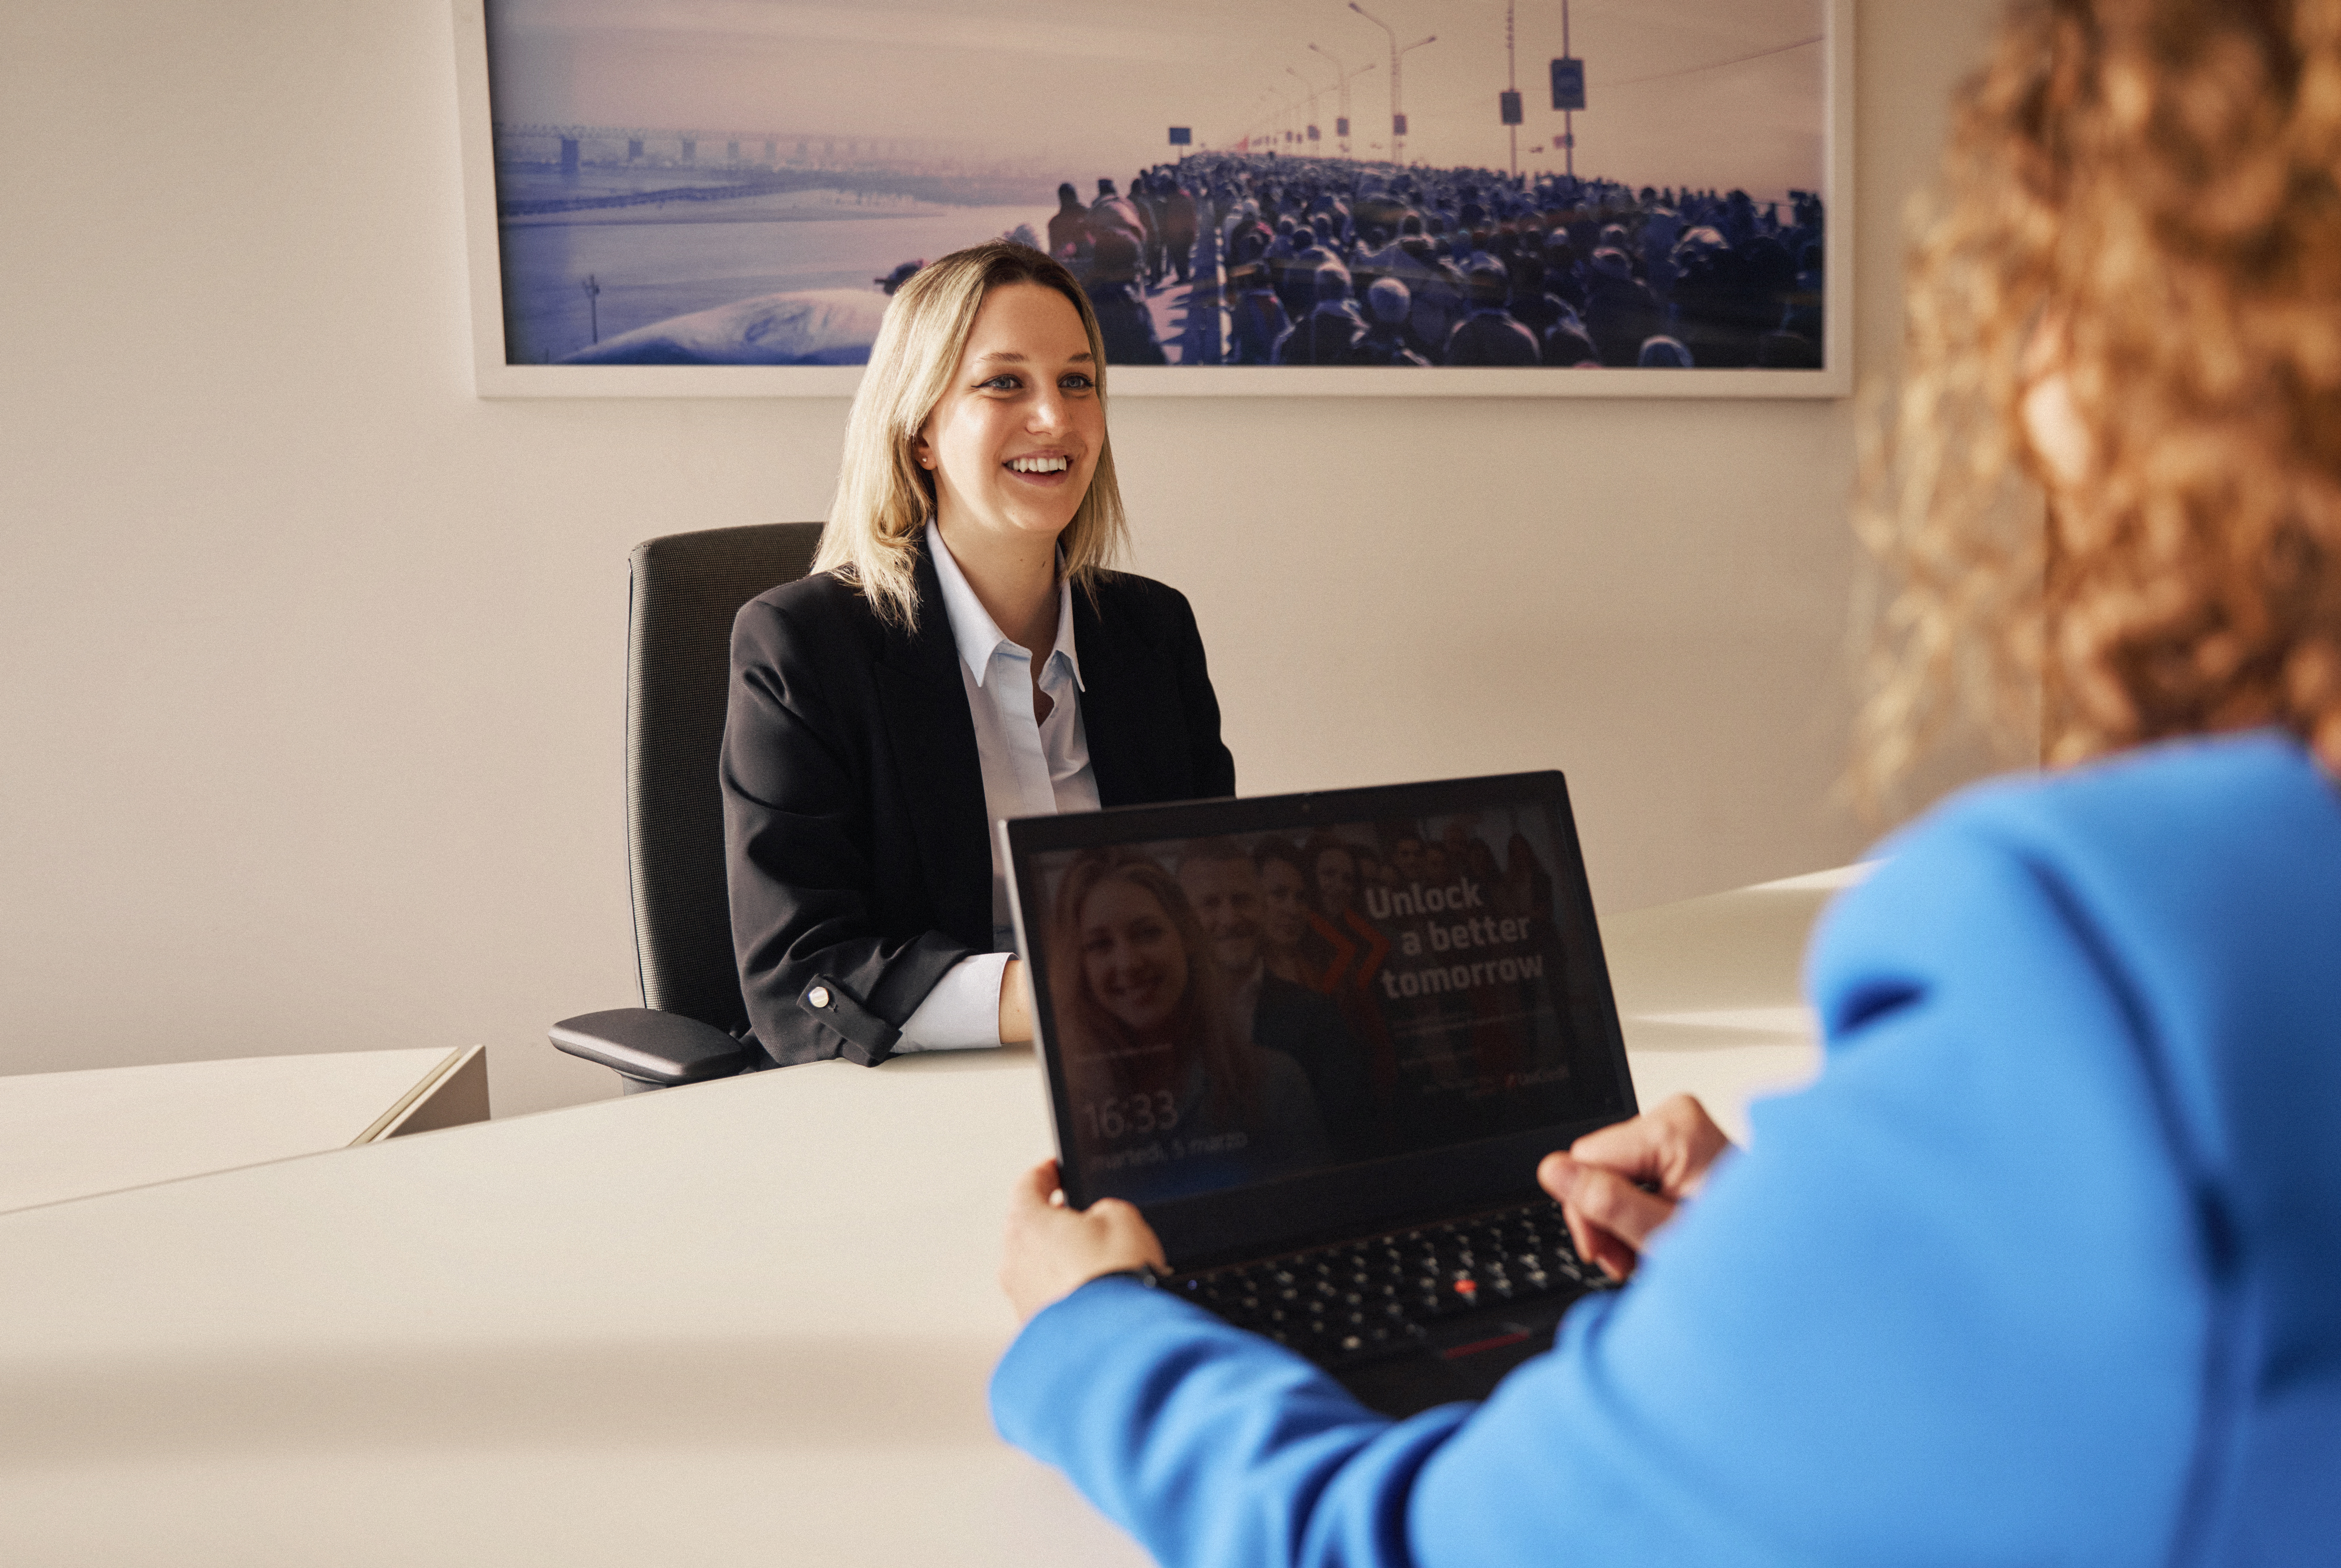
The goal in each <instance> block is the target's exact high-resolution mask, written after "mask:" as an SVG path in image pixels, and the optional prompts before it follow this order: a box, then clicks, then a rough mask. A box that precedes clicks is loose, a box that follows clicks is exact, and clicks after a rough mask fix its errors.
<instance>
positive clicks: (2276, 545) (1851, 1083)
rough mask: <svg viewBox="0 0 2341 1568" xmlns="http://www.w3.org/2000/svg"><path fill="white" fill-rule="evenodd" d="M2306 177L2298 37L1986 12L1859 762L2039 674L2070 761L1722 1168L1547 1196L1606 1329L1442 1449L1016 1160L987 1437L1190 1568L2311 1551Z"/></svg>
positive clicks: (1590, 1185)
mask: <svg viewBox="0 0 2341 1568" xmlns="http://www.w3.org/2000/svg"><path fill="white" fill-rule="evenodd" d="M2336 169H2341V6H2336V5H2335V4H2333V3H2332V0H2289V3H2287V0H2266V4H2261V5H2251V6H2241V5H2217V4H2211V3H2208V0H2053V3H2052V0H2032V3H2027V4H2022V5H2017V6H2016V7H2015V8H2014V10H2013V11H2012V13H2011V15H2010V16H2009V19H2008V20H2007V23H2006V24H2005V26H2004V28H2003V31H2002V35H2001V37H2000V40H1999V42H1998V44H1997V47H1996V50H1995V52H1994V54H1993V55H1992V57H1991V59H1990V61H1989V63H1988V65H1987V67H1986V68H1985V69H1984V70H1983V71H1982V72H1981V73H1980V74H1978V76H1977V78H1976V79H1975V81H1974V82H1973V83H1972V84H1970V85H1969V86H1968V87H1967V89H1965V91H1964V92H1963V94H1962V97H1961V100H1960V102H1959V104H1958V106H1957V116H1956V129H1955V132H1954V134H1953V138H1952V142H1951V148H1950V156H1949V159H1948V171H1947V183H1948V197H1949V200H1948V203H1947V205H1946V207H1945V210H1944V215H1943V216H1942V218H1941V219H1940V220H1939V221H1938V223H1937V225H1936V226H1935V228H1934V229H1933V230H1932V231H1931V232H1930V233H1929V234H1928V236H1927V237H1926V238H1925V239H1924V240H1923V241H1922V243H1921V244H1920V246H1919V249H1918V254H1917V256H1916V259H1915V265H1914V268H1913V279H1914V290H1913V295H1912V302H1911V309H1910V316H1909V320H1910V342H1909V352H1908V358H1907V361H1906V372H1905V374H1906V377H1907V382H1906V386H1905V389H1904V396H1903V401H1902V419H1901V423H1900V427H1899V431H1898V435H1897V437H1896V452H1897V454H1898V457H1897V461H1896V462H1895V464H1894V466H1892V467H1891V468H1889V469H1888V471H1887V473H1886V477H1885V479H1884V480H1883V481H1881V488H1880V489H1879V491H1878V493H1877V494H1876V496H1875V497H1874V498H1873V499H1872V501H1871V502H1870V503H1869V511H1870V517H1869V519H1868V521H1870V522H1871V523H1872V524H1873V525H1874V530H1873V537H1875V538H1876V539H1878V541H1880V544H1881V547H1882V549H1883V551H1884V552H1885V554H1886V557H1887V561H1888V565H1889V566H1890V567H1892V568H1894V569H1895V570H1896V571H1898V575H1899V576H1900V577H1901V579H1902V582H1903V584H1904V586H1903V588H1902V590H1901V597H1900V600H1899V602H1898V604H1897V605H1896V607H1895V610H1894V613H1893V614H1892V615H1891V616H1890V617H1888V621H1887V624H1888V626H1889V627H1891V628H1893V629H1895V630H1894V632H1893V637H1894V640H1890V641H1888V642H1887V643H1886V644H1885V645H1884V646H1885V648H1886V650H1887V651H1888V654H1889V655H1890V657H1889V658H1888V660H1885V661H1884V663H1883V665H1882V668H1883V669H1884V670H1885V673H1884V675H1883V677H1882V678H1881V684H1880V685H1879V687H1878V691H1877V693H1876V694H1875V696H1874V698H1873V700H1872V702H1871V705H1870V707H1869V709H1868V713H1867V717H1866V725H1867V733H1866V745H1865V757H1866V759H1867V760H1866V761H1865V763H1864V765H1863V766H1864V768H1865V769H1866V770H1867V771H1866V773H1865V777H1868V778H1870V779H1873V780H1875V779H1878V778H1881V777H1887V776H1890V775H1892V774H1894V773H1895V772H1896V771H1897V770H1898V769H1901V768H1902V767H1904V766H1905V765H1906V764H1907V762H1908V757H1909V754H1910V750H1911V739H1910V738H1911V737H1913V736H1915V735H1918V734H1922V733H1924V732H1925V730H1926V729H1927V727H1928V723H1929V722H1930V720H1931V719H1933V718H1935V717H1938V716H1939V715H1940V713H1941V712H1942V710H1943V705H1944V704H1946V703H1954V702H1956V701H1957V700H1959V699H1960V697H1961V695H1962V687H1961V684H1960V683H1961V682H1962V681H1966V682H1968V683H1970V684H1974V683H1976V682H1978V681H1979V682H1981V683H1980V684H1976V685H1975V690H1973V691H1970V692H1968V693H1967V695H1968V696H1970V697H1974V696H1978V695H1979V696H1980V697H1981V698H1983V699H1985V700H1986V705H1987V707H1988V708H1989V709H1990V710H1994V711H1996V712H1997V713H1999V714H2004V715H2006V716H2007V718H2008V719H2011V720H2013V721H2014V722H2016V723H2017V724H2027V723H2029V722H2033V721H2034V720H2033V719H2031V714H2032V711H2033V710H2032V709H2031V706H2030V703H2029V701H2027V700H2017V699H2011V698H2009V697H2005V696H1997V697H1996V696H1995V695H1994V694H1995V693H2004V692H2013V693H2016V694H2017V697H2018V698H2020V697H2021V695H2022V694H2023V693H2024V692H2025V691H2026V690H2027V680H2031V681H2036V682H2037V683H2038V684H2037V685H2034V686H2032V687H2031V688H2030V689H2031V690H2045V691H2046V693H2047V712H2046V714H2045V724H2044V726H2043V729H2042V730H2038V731H2034V733H2036V734H2038V733H2045V736H2046V738H2047V745H2048V750H2049V753H2050V757H2049V760H2050V761H2051V763H2052V764H2053V765H2054V766H2055V770H2054V771H2052V772H2050V773H2048V774H2047V775H2046V776H2045V777H2040V778H2036V779H2027V780H2017V781H2007V782H2001V783H1997V784H1994V785H1989V786H1987V787H1984V788H1982V789H1977V790H1974V791H1971V792H1969V793H1967V794H1966V795H1964V796H1962V797H1961V798H1959V799H1956V800H1955V801H1954V802H1952V803H1951V804H1949V805H1948V806H1947V807H1944V808H1942V809H1938V810H1937V811H1936V812H1934V813H1933V814H1931V815H1930V816H1928V818H1926V819H1923V820H1922V821H1920V822H1919V823H1918V824H1917V825H1916V826H1914V827H1912V828H1910V829H1906V830H1905V831H1903V832H1902V833H1900V834H1898V836H1896V837H1895V838H1893V839H1889V840H1888V842H1887V843H1886V844H1885V845H1884V846H1883V847H1882V849H1881V850H1880V851H1879V853H1880V855H1881V857H1882V858H1883V860H1884V864H1883V865H1882V867H1881V868H1879V869H1878V871H1877V873H1876V874H1875V875H1874V876H1873V877H1872V878H1870V879H1869V880H1868V882H1867V883H1866V884H1865V885H1863V886H1862V887H1861V888H1858V890H1856V891H1855V892H1853V893H1851V894H1849V895H1848V896H1846V897H1845V898H1842V899H1841V900H1840V901H1839V902H1838V904H1837V905H1836V906H1835V907H1834V908H1832V909H1831V911H1830V912H1829V913H1828V916H1827V917H1826V918H1825V919H1824V921H1823V924H1822V926H1821V928H1820V929H1819V931H1818V934H1817V937H1816V939H1815V942H1814V946H1813V948H1812V951H1811V953H1810V955H1809V957H1808V971H1807V981H1808V988H1809V991H1810V994H1811V997H1812V999H1813V1002H1814V1004H1815V1007H1816V1008H1817V1010H1818V1015H1819V1017H1820V1020H1821V1025H1822V1030H1823V1034H1824V1037H1825V1042H1826V1047H1827V1063H1826V1066H1825V1068H1824V1070H1823V1072H1822V1074H1821V1076H1820V1077H1819V1079H1818V1082H1817V1083H1816V1084H1815V1085H1814V1086H1813V1087H1810V1088H1809V1089H1808V1090H1806V1091H1805V1092H1803V1093H1801V1094H1798V1095H1797V1096H1794V1097H1787V1098H1783V1099H1779V1100H1775V1101H1772V1102H1769V1103H1767V1104H1763V1105H1759V1106H1758V1107H1755V1109H1754V1110H1753V1111H1752V1113H1751V1117H1750V1119H1751V1123H1752V1126H1753V1129H1754V1134H1755V1136H1754V1140H1753V1143H1752V1146H1750V1147H1748V1148H1747V1149H1745V1150H1738V1149H1734V1148H1732V1147H1731V1146H1729V1145H1728V1142H1727V1141H1726V1140H1725V1139H1724V1138H1723V1136H1721V1134H1720V1133H1718V1131H1717V1130H1716V1128H1715V1126H1714V1125H1713V1124H1712V1122H1711V1121H1709V1120H1708V1117H1707V1116H1706V1115H1705V1113H1704V1112H1703V1111H1702V1110H1701V1109H1700V1108H1699V1107H1698V1106H1697V1105H1696V1104H1695V1103H1693V1102H1691V1101H1689V1100H1684V1099H1677V1100H1672V1101H1669V1102H1668V1103H1666V1104H1664V1105H1662V1106H1660V1107H1658V1108H1656V1109H1655V1110H1653V1111H1651V1112H1649V1113H1648V1114H1646V1115H1644V1116H1639V1117H1638V1118H1636V1119H1635V1120H1633V1121H1631V1122H1628V1123H1624V1124H1620V1125H1619V1126H1615V1127H1610V1128H1606V1129H1604V1130H1602V1131H1601V1132H1599V1133H1597V1134H1595V1135H1592V1136H1590V1137H1588V1138H1586V1139H1584V1140H1581V1141H1580V1142H1579V1144H1578V1145H1577V1146H1574V1147H1573V1148H1572V1149H1571V1150H1569V1151H1568V1152H1567V1153H1556V1154H1554V1155H1552V1156H1549V1157H1548V1158H1547V1159H1546V1161H1545V1162H1544V1164H1543V1166H1541V1167H1540V1169H1539V1179H1540V1180H1541V1181H1542V1182H1543V1183H1544V1185H1545V1186H1546V1187H1547V1188H1548V1189H1549V1191H1550V1192H1551V1193H1552V1194H1553V1196H1555V1197H1556V1199H1558V1200H1559V1201H1560V1203H1561V1204H1562V1206H1563V1207H1564V1210H1565V1212H1566V1215H1567V1217H1568V1222H1569V1227H1570V1230H1571V1232H1572V1234H1573V1235H1574V1236H1576V1238H1577V1239H1578V1242H1579V1246H1580V1247H1581V1248H1582V1249H1584V1250H1586V1251H1587V1252H1588V1253H1589V1255H1592V1256H1594V1257H1595V1258H1597V1259H1598V1260H1599V1261H1600V1262H1601V1263H1602V1264H1603V1265H1604V1266H1605V1267H1606V1268H1608V1269H1609V1272H1610V1273H1612V1274H1613V1275H1618V1276H1619V1277H1621V1278H1627V1279H1628V1281H1629V1282H1628V1284H1627V1285H1626V1287H1625V1288H1624V1289H1622V1290H1619V1291H1617V1292H1614V1293H1607V1294H1604V1295H1597V1296H1595V1297H1591V1298H1589V1299H1587V1300H1584V1301H1582V1302H1580V1303H1579V1304H1578V1305H1576V1306H1575V1307H1574V1308H1572V1310H1571V1311H1570V1312H1569V1315H1568V1317H1567V1318H1566V1319H1565V1320H1564V1321H1563V1323H1562V1325H1561V1327H1560V1330H1559V1335H1558V1338H1557V1341H1556V1343H1555V1345H1554V1347H1553V1349H1552V1350H1551V1351H1550V1352H1549V1354H1547V1355H1541V1356H1539V1357H1537V1358H1535V1359H1534V1360H1531V1361H1529V1363H1527V1364H1525V1365H1522V1366H1521V1367H1520V1368H1519V1370H1517V1371H1516V1372H1515V1373H1514V1374H1512V1375H1511V1376H1510V1377H1509V1379H1507V1380H1506V1381H1505V1383H1504V1384H1502V1386H1501V1387H1499V1389H1498V1390H1497V1392H1496V1394H1494V1395H1493V1397H1491V1398H1490V1399H1489V1400H1488V1401H1486V1402H1485V1403H1484V1404H1477V1405H1449V1406H1445V1407H1441V1408H1439V1409H1435V1410H1430V1411H1427V1412H1424V1413H1423V1414H1420V1415H1416V1416H1414V1417H1411V1418H1410V1419H1408V1420H1404V1421H1399V1422H1392V1421H1390V1420H1387V1419H1385V1418H1383V1417H1380V1416H1378V1415H1375V1414H1371V1413H1370V1412H1369V1411H1367V1410H1365V1409H1364V1408H1362V1407H1361V1406H1360V1405H1359V1404H1356V1403H1355V1402H1354V1401H1353V1400H1351V1399H1350V1396H1349V1395H1348V1394H1346V1393H1344V1392H1343V1391H1342V1390H1341V1389H1340V1387H1339V1386H1338V1385H1337V1384H1334V1383H1332V1382H1331V1381H1330V1379H1328V1378H1326V1377H1325V1376H1324V1375H1322V1374H1320V1373H1319V1372H1318V1371H1316V1370H1315V1369H1314V1368H1313V1367H1312V1366H1310V1365H1309V1364H1308V1363H1306V1362H1304V1361H1302V1360H1300V1358H1299V1357H1297V1356H1295V1355H1291V1354H1290V1353H1288V1352H1286V1351H1284V1350H1282V1349H1280V1348H1279V1347H1277V1346H1275V1345H1270V1344H1269V1343H1268V1342H1266V1341H1264V1340H1261V1339H1259V1338H1256V1337H1253V1336H1251V1335H1246V1334H1243V1333H1241V1332H1239V1331H1237V1330H1235V1329H1233V1328H1231V1327H1229V1326H1227V1325H1224V1324H1222V1323H1221V1322H1220V1321H1219V1320H1217V1319H1215V1318H1213V1317H1211V1316H1210V1315H1207V1314H1205V1313H1203V1312H1202V1311H1201V1310H1200V1309H1199V1308H1196V1307H1193V1306H1191V1305H1188V1304H1185V1303H1183V1302H1180V1301H1178V1300H1175V1299H1172V1298H1171V1297H1170V1296H1169V1295H1165V1294H1163V1293H1161V1292H1156V1291H1152V1290H1149V1289H1146V1288H1144V1287H1143V1286H1142V1285H1140V1284H1139V1283H1138V1282H1137V1281H1135V1280H1133V1279H1131V1278H1127V1277H1111V1276H1112V1275H1114V1274H1115V1271H1118V1270H1125V1269H1131V1268H1134V1267H1135V1266H1136V1265H1138V1264H1140V1263H1141V1262H1160V1260H1161V1253H1160V1248H1159V1245H1157V1244H1156V1242H1155V1239H1154V1237H1153V1236H1152V1234H1151V1231H1150V1230H1149V1229H1148V1228H1147V1226H1146V1224H1145V1222H1144V1220H1143V1219H1142V1218H1141V1216H1139V1214H1138V1212H1137V1211H1136V1210H1135V1209H1133V1208H1131V1207H1129V1206H1126V1205H1121V1204H1118V1203H1113V1202H1110V1201H1109V1202H1101V1203H1099V1204H1097V1205H1095V1206H1092V1207H1091V1208H1090V1209H1088V1210H1087V1211H1083V1212H1075V1211H1072V1210H1071V1209H1068V1208H1066V1207H1064V1206H1061V1202H1052V1201H1051V1200H1052V1198H1055V1197H1057V1196H1058V1195H1057V1193H1056V1181H1055V1172H1054V1168H1053V1166H1041V1167H1040V1168H1039V1169H1037V1170H1035V1171H1034V1172H1032V1173H1031V1175H1030V1176H1028V1177H1027V1178H1026V1179H1025V1181H1024V1182H1023V1183H1022V1184H1021V1186H1020V1187H1019V1189H1018V1191H1017V1193H1016V1195H1015V1197H1014V1200H1013V1205H1012V1210H1011V1219H1010V1224H1009V1233H1008V1241H1007V1256H1006V1261H1005V1263H1004V1265H1003V1266H1002V1270H1001V1280H1002V1283H1003V1285H1005V1286H1006V1288H1007V1290H1008V1293H1009V1295H1010V1296H1011V1299H1012V1300H1013V1301H1014V1302H1015V1304H1016V1305H1017V1306H1018V1308H1019V1309H1020V1311H1021V1312H1022V1313H1024V1314H1025V1315H1027V1316H1028V1317H1029V1319H1030V1321H1029V1322H1028V1324H1027V1325H1026V1327H1025V1328H1024V1330H1023V1332H1022V1334H1021V1335H1020V1336H1019V1338H1018V1339H1017V1340H1016V1342H1015V1343H1014V1345H1012V1346H1011V1349H1010V1350H1009V1352H1008V1354H1007V1355H1006V1356H1005V1357H1004V1358H1003V1359H1002V1361H1001V1365H1000V1367H999V1369H998V1371H997V1373H996V1374H995V1376H994V1379H993V1384H992V1404H993V1412H994V1416H995V1419H996V1421H997V1422H998V1424H999V1426H1000V1429H1001V1432H1002V1433H1003V1434H1005V1435H1006V1436H1007V1437H1008V1438H1009V1440H1010V1441H1011V1442H1013V1443H1016V1444H1019V1445H1021V1446H1022V1447H1024V1448H1026V1449H1028V1450H1029V1451H1031V1453H1033V1454H1037V1455H1038V1456H1040V1457H1041V1458H1042V1459H1044V1460H1046V1461H1048V1462H1050V1463H1051V1464H1056V1465H1059V1466H1061V1468H1062V1469H1063V1470H1064V1471H1065V1472H1066V1473H1067V1474H1069V1475H1070V1476H1071V1478H1072V1479H1073V1480H1074V1482H1075V1483H1076V1484H1078V1485H1080V1487H1081V1489H1082V1491H1083V1492H1085V1493H1086V1494H1088V1495H1089V1497H1090V1498H1091V1500H1092V1501H1093V1502H1094V1503H1096V1504H1097V1505H1098V1506H1099V1507H1100V1508H1101V1510H1103V1511H1104V1512H1105V1513H1107V1514H1108V1515H1110V1516H1111V1517H1112V1518H1113V1519H1115V1520H1116V1521H1118V1522H1119V1523H1121V1524H1122V1525H1123V1526H1124V1527H1125V1528H1127V1529H1128V1530H1129V1531H1130V1532H1131V1533H1132V1534H1133V1535H1134V1536H1136V1537H1137V1539H1138V1540H1139V1541H1140V1542H1141V1543H1143V1544H1144V1545H1145V1546H1146V1547H1147V1548H1148V1549H1149V1550H1150V1551H1151V1552H1152V1553H1154V1555H1155V1556H1156V1557H1157V1559H1158V1560H1160V1561H1161V1562H1162V1563H1165V1564H1170V1565H1174V1568H1175V1565H1184V1564H1211V1565H1213V1568H1238V1565H1241V1564H1252V1563H1260V1564H1269V1563H1322V1564H1335V1563H1340V1564H1367V1563H1389V1564H1422V1565H1425V1568H1435V1565H1448V1564H1453V1565H1457V1568H1462V1565H1469V1568H1499V1565H1502V1564H1511V1563H1523V1564H1525V1563H1539V1564H1542V1563H1566V1562H1579V1561H1582V1562H1590V1563H1767V1564H1768V1563H1783V1564H1785V1563H1957V1564H1989V1563H2091V1564H2148V1563H2152V1564H2166V1563H2269V1564H2274V1563H2330V1562H2333V1561H2335V1560H2336V1558H2337V1557H2341V794H2336V764H2341V436H2336V432H2341V188H2336V178H2337V176H2336ZM2012 476H2013V477H2019V478H2021V479H2024V480H2028V481H2033V482H2036V483H2037V485H2038V486H2039V487H2040V488H2041V489H2042V490H2044V491H2045V492H2046V494H2047V501H2048V508H2047V519H2048V521H2047V530H2048V536H2049V546H2050V548H2049V551H2048V553H2047V567H2046V570H2045V572H2044V568H2043V561H2042V556H2041V553H2040V552H2039V551H2038V550H2037V548H2035V547H2033V546H2031V545H2030V544H2029V543H2027V541H2026V540H2025V539H2024V537H2023V536H2022V535H2021V534H2020V533H2018V532H2010V531H2004V529H2003V527H2002V525H2001V523H2000V522H1999V521H1996V520H1998V519H2002V518H2004V517H2005V516H2006V513H2005V512H2004V511H1995V510H1994V505H1993V503H1994V501H1995V500H1996V499H1997V498H2001V497H2004V495H2005V489H2004V486H2005V485H2006V483H2007V481H2008V480H2009V479H2010V478H2011V477H2012ZM1977 671H1981V672H1982V674H1980V675H1978V673H1977ZM1995 671H1996V672H1997V679H1996V680H1994V679H1992V678H1991V677H1992V676H1993V673H1994V672H1995ZM1644 1186H1649V1187H1650V1188H1652V1189H1654V1190H1648V1191H1646V1190H1644Z"/></svg>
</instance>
